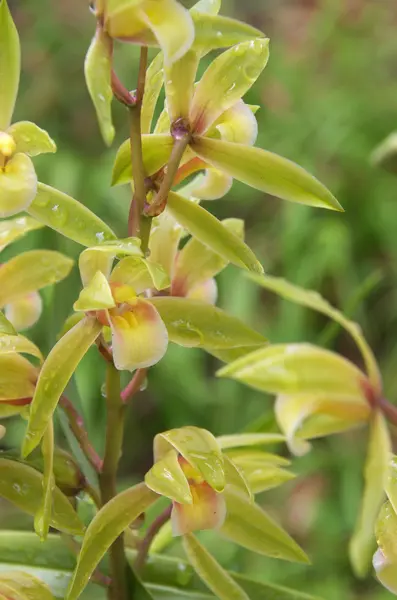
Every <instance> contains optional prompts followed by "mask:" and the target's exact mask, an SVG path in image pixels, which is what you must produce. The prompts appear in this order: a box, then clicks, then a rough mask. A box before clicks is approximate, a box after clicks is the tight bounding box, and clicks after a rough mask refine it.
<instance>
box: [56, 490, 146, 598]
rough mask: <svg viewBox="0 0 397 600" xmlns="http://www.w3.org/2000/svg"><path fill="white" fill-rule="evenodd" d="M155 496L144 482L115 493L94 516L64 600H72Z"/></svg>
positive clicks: (78, 594)
mask: <svg viewBox="0 0 397 600" xmlns="http://www.w3.org/2000/svg"><path fill="white" fill-rule="evenodd" d="M157 498H158V496H157V494H155V493H154V492H152V491H151V490H150V489H149V488H148V487H147V486H146V485H145V484H144V483H140V484H138V485H136V486H134V487H132V488H129V489H127V490H125V491H124V492H122V493H121V494H118V496H116V497H115V498H113V499H112V500H110V502H108V503H107V504H105V506H104V507H103V508H102V509H101V510H100V511H99V512H98V513H97V514H96V515H95V517H94V519H93V520H92V521H91V523H90V525H89V527H88V529H87V531H86V534H85V536H84V539H83V545H82V547H81V551H80V555H79V558H78V562H77V567H76V570H75V572H74V575H73V579H72V582H71V585H70V588H69V593H68V594H67V597H66V598H67V600H76V598H78V597H79V596H80V594H81V592H82V591H83V589H84V588H85V586H86V585H87V583H88V580H89V578H90V576H91V574H92V572H93V571H94V569H95V568H96V566H97V565H98V563H99V561H100V560H101V559H102V557H103V556H104V555H105V553H106V552H107V550H108V549H109V548H110V546H111V545H112V544H113V542H114V541H115V540H116V538H117V537H118V536H119V535H121V534H122V533H123V531H124V530H125V529H126V528H127V527H128V526H129V524H130V523H132V522H133V521H135V519H137V518H138V517H139V515H141V514H142V513H143V512H144V511H145V510H146V509H147V508H148V507H149V506H150V505H151V504H153V502H155V501H156V500H157Z"/></svg>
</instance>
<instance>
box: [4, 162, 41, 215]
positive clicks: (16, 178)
mask: <svg viewBox="0 0 397 600" xmlns="http://www.w3.org/2000/svg"><path fill="white" fill-rule="evenodd" d="M36 192H37V176H36V172H35V170H34V166H33V163H32V161H31V160H30V158H29V157H28V156H27V155H26V154H14V156H13V157H12V158H10V160H9V161H8V162H7V164H6V165H5V167H0V217H1V218H3V217H10V216H11V215H15V214H17V213H19V212H22V211H23V210H26V209H27V208H28V206H29V205H30V204H31V202H32V200H33V199H34V197H35V195H36Z"/></svg>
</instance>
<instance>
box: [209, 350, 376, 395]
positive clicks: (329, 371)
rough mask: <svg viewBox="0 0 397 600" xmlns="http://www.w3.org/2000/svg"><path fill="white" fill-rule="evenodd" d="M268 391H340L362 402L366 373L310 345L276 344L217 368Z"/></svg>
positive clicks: (221, 375) (312, 392) (292, 392)
mask: <svg viewBox="0 0 397 600" xmlns="http://www.w3.org/2000/svg"><path fill="white" fill-rule="evenodd" d="M217 374H218V376H220V377H231V378H232V379H236V380H237V381H241V382H243V383H246V384H247V385H250V386H252V387H253V388H255V389H258V390H261V391H264V392H268V393H270V394H287V395H291V394H308V395H309V394H310V395H313V394H324V395H325V394H326V393H333V394H343V395H346V396H353V397H357V398H358V399H360V398H361V399H362V402H365V401H366V399H365V394H364V389H365V381H366V378H365V375H364V374H363V373H362V372H361V371H360V370H359V369H358V368H357V367H356V366H355V365H354V364H353V363H351V362H350V361H348V360H346V359H345V358H343V357H342V356H339V355H338V354H335V353H334V352H330V351H329V350H324V349H323V348H318V347H316V346H313V345H311V344H275V345H273V346H268V347H266V348H261V349H259V350H256V351H254V352H252V353H251V354H248V355H247V356H244V357H242V358H240V359H238V360H236V361H235V362H234V363H230V364H229V365H227V366H225V367H223V368H222V369H220V371H218V373H217Z"/></svg>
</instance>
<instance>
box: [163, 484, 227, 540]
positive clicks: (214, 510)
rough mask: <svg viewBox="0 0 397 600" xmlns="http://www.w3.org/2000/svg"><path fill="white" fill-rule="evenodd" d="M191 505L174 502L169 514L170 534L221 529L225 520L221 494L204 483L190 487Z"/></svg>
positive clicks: (177, 534) (223, 500)
mask: <svg viewBox="0 0 397 600" xmlns="http://www.w3.org/2000/svg"><path fill="white" fill-rule="evenodd" d="M190 491H191V494H192V499H193V502H192V504H179V503H178V502H174V504H173V507H172V513H171V524H172V533H173V535H174V536H180V535H185V534H186V533H191V532H193V531H201V530H203V529H217V528H219V527H222V525H223V523H224V521H225V518H226V503H225V499H224V497H223V495H222V494H218V493H217V492H216V491H215V490H213V489H212V487H211V486H210V485H209V484H208V483H207V482H206V481H203V482H202V483H193V484H191V485H190Z"/></svg>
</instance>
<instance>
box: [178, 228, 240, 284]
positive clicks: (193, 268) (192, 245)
mask: <svg viewBox="0 0 397 600" xmlns="http://www.w3.org/2000/svg"><path fill="white" fill-rule="evenodd" d="M222 226H223V227H225V228H226V229H227V230H228V231H230V232H232V233H233V234H234V235H236V236H237V237H239V238H240V239H244V221H241V220H240V219H225V220H224V221H222ZM227 264H228V261H226V260H225V259H224V258H223V257H222V256H220V255H219V254H217V253H216V252H214V251H213V250H211V249H210V248H209V247H208V246H206V245H204V244H202V243H201V242H200V241H199V240H198V239H197V238H191V239H190V240H189V241H188V242H187V244H185V246H184V247H183V249H182V250H181V251H180V252H179V254H178V257H177V260H176V264H175V269H174V276H173V281H172V295H175V296H185V295H186V294H187V292H188V291H189V290H191V289H192V288H193V287H194V286H195V285H197V284H199V283H203V282H204V281H207V280H208V279H211V278H212V277H215V275H217V274H218V273H220V271H222V269H224V268H225V267H226V265H227Z"/></svg>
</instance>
